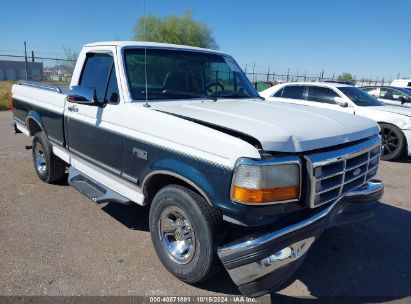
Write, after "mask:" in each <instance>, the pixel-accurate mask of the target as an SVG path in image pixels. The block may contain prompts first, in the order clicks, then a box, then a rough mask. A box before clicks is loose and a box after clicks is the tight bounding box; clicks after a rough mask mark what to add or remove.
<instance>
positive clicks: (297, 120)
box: [150, 99, 379, 152]
mask: <svg viewBox="0 0 411 304" xmlns="http://www.w3.org/2000/svg"><path fill="white" fill-rule="evenodd" d="M150 105H151V109H154V110H159V111H162V112H167V113H170V114H175V115H179V116H182V117H186V118H190V119H194V120H198V121H202V122H205V123H209V124H213V125H217V126H220V127H224V128H228V129H232V130H235V131H238V132H241V133H244V134H247V135H249V136H252V137H254V138H255V139H257V140H258V141H259V142H260V143H261V144H262V147H263V149H264V150H267V151H277V152H303V151H308V150H314V149H320V148H325V147H330V146H335V145H339V144H343V143H348V142H352V141H355V140H359V139H363V138H366V137H369V136H372V135H375V134H378V132H379V127H378V125H377V124H376V123H375V122H374V121H372V120H369V119H367V118H363V117H357V116H355V115H351V114H346V113H341V112H337V111H331V110H326V109H319V108H314V107H306V106H301V105H292V104H285V103H273V102H266V101H259V100H258V101H256V100H235V99H231V100H229V99H220V100H218V101H216V102H213V101H178V102H152V103H151V104H150ZM199 140H201V138H200V139H199Z"/></svg>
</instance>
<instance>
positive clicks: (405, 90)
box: [395, 88, 411, 96]
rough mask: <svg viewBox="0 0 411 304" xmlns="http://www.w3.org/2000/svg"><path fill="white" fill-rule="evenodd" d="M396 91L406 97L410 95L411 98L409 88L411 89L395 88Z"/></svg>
mask: <svg viewBox="0 0 411 304" xmlns="http://www.w3.org/2000/svg"><path fill="white" fill-rule="evenodd" d="M395 89H396V90H398V91H400V92H402V93H404V94H406V95H408V96H411V88H409V89H407V88H395Z"/></svg>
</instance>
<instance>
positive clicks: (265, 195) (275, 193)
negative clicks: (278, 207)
mask: <svg viewBox="0 0 411 304" xmlns="http://www.w3.org/2000/svg"><path fill="white" fill-rule="evenodd" d="M231 195H232V198H233V199H234V200H236V201H238V202H242V203H249V204H260V203H269V202H280V201H288V200H292V199H298V197H299V195H300V188H299V186H288V187H282V188H272V189H247V188H242V187H238V186H234V187H233V190H232V193H231Z"/></svg>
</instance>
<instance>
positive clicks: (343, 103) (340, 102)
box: [334, 97, 348, 108]
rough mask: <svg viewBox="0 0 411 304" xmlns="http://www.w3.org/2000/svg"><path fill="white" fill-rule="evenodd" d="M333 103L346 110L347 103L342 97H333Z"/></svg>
mask: <svg viewBox="0 0 411 304" xmlns="http://www.w3.org/2000/svg"><path fill="white" fill-rule="evenodd" d="M334 102H335V103H336V104H338V105H339V106H340V107H343V108H346V107H348V102H347V101H345V100H344V98H342V97H334Z"/></svg>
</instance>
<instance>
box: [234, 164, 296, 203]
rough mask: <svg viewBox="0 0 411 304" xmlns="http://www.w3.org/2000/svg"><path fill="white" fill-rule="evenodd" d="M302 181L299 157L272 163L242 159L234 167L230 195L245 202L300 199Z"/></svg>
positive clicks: (276, 201)
mask: <svg viewBox="0 0 411 304" xmlns="http://www.w3.org/2000/svg"><path fill="white" fill-rule="evenodd" d="M300 180H301V177H300V161H299V159H298V158H291V157H290V158H281V159H275V160H273V161H272V162H271V161H270V162H267V161H261V162H259V161H252V160H245V159H242V160H240V162H239V163H238V164H237V166H236V168H235V170H234V176H233V182H232V186H231V198H232V200H234V201H236V202H239V203H245V204H264V203H280V202H285V201H290V200H298V199H299V197H300Z"/></svg>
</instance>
